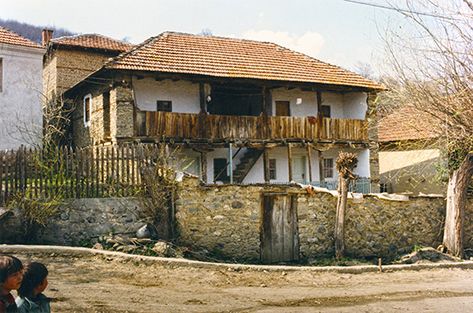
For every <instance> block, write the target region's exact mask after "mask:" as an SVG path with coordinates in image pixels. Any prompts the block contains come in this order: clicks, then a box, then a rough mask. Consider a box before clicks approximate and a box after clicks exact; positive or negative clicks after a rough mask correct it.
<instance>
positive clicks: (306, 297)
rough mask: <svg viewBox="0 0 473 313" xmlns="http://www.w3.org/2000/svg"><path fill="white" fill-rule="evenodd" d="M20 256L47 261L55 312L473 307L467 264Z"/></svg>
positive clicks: (450, 309)
mask: <svg viewBox="0 0 473 313" xmlns="http://www.w3.org/2000/svg"><path fill="white" fill-rule="evenodd" d="M0 250H1V249H0ZM16 255H17V256H19V257H20V258H21V259H22V260H27V259H34V260H39V261H42V262H44V263H46V264H47V266H48V268H49V270H50V277H49V281H50V286H49V289H48V290H47V292H46V294H47V295H48V296H50V297H52V298H54V302H53V303H52V308H53V312H114V313H118V312H130V313H131V312H133V313H135V312H136V313H137V312H165V313H166V312H186V313H187V312H191V313H193V312H205V313H211V312H240V313H244V312H258V313H263V312H264V313H279V312H281V313H282V312H284V313H286V312H473V284H472V282H473V270H467V269H463V270H462V269H435V270H433V269H430V270H421V271H398V272H391V273H363V274H340V273H320V272H311V271H269V272H268V271H260V270H250V269H244V270H241V269H232V268H227V267H220V268H196V267H189V266H186V267H183V266H174V265H169V264H168V265H163V264H153V265H145V264H143V263H141V262H139V261H136V260H124V259H121V258H115V257H110V256H92V255H90V256H78V255H74V254H67V253H65V254H61V253H52V254H44V253H42V254H31V253H21V254H18V253H17V254H16Z"/></svg>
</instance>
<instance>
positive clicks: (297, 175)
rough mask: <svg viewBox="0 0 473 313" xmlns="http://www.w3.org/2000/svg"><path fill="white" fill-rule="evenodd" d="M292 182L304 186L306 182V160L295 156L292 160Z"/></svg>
mask: <svg viewBox="0 0 473 313" xmlns="http://www.w3.org/2000/svg"><path fill="white" fill-rule="evenodd" d="M292 180H294V181H295V182H297V183H301V184H305V183H307V180H306V158H305V157H304V156H297V157H293V158H292Z"/></svg>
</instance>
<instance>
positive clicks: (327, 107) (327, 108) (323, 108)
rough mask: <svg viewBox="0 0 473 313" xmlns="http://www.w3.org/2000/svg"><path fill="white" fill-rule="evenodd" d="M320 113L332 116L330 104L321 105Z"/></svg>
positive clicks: (323, 115) (324, 115)
mask: <svg viewBox="0 0 473 313" xmlns="http://www.w3.org/2000/svg"><path fill="white" fill-rule="evenodd" d="M320 115H321V116H322V117H330V116H331V112H330V105H322V106H321V107H320Z"/></svg>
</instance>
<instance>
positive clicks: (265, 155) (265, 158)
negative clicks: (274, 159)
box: [263, 147, 271, 184]
mask: <svg viewBox="0 0 473 313" xmlns="http://www.w3.org/2000/svg"><path fill="white" fill-rule="evenodd" d="M263 165H264V169H263V170H264V181H265V182H266V183H268V184H269V183H270V180H271V177H270V171H269V151H268V149H267V148H266V147H265V148H264V151H263Z"/></svg>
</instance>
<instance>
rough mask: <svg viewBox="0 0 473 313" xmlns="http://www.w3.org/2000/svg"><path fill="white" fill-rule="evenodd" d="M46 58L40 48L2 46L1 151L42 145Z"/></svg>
mask: <svg viewBox="0 0 473 313" xmlns="http://www.w3.org/2000/svg"><path fill="white" fill-rule="evenodd" d="M43 54H44V50H43V49H41V48H28V47H21V46H13V45H6V44H0V58H1V59H2V60H3V86H2V91H1V92H0V150H3V149H15V148H18V147H19V146H20V145H22V144H23V145H26V146H30V145H32V144H37V143H40V140H41V133H42V120H43V118H42V111H41V106H42V100H43V99H42V97H41V94H42V88H43Z"/></svg>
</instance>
